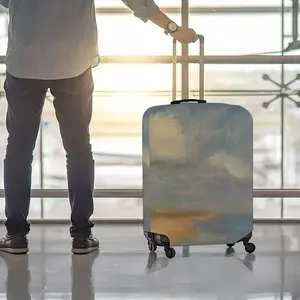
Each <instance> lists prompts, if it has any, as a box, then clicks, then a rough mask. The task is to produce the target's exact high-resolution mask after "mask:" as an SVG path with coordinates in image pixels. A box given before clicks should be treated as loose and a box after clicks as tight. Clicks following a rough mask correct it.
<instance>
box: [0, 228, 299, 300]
mask: <svg viewBox="0 0 300 300" xmlns="http://www.w3.org/2000/svg"><path fill="white" fill-rule="evenodd" d="M1 233H4V229H2V230H1ZM95 235H97V236H98V237H99V238H100V240H101V244H102V247H101V251H100V253H99V254H97V253H94V254H90V255H86V256H72V255H71V254H70V240H69V238H68V228H67V227H66V226H33V228H32V232H31V234H30V246H31V251H30V254H29V255H25V256H11V255H8V254H1V253H0V255H1V257H0V299H9V300H28V299H45V300H50V299H51V300H52V299H63V300H65V299H74V300H75V299H76V300H77V299H78V300H91V299H109V300H112V299H152V300H155V299H164V300H167V299H205V300H210V299H228V300H243V299H266V300H270V299H274V300H275V299H289V300H296V299H300V225H298V226H297V225H285V226H276V225H256V226H255V232H254V238H253V241H254V242H255V243H256V245H257V251H256V253H255V255H249V254H248V255H246V253H245V252H244V249H243V247H242V246H240V245H239V246H237V247H236V252H235V253H234V254H228V253H226V251H225V250H226V249H225V247H224V246H209V247H208V246H205V247H191V248H190V249H187V248H185V249H182V248H177V249H176V250H177V256H176V257H175V258H174V259H172V260H169V259H167V258H165V257H164V253H163V252H162V251H158V253H157V259H155V257H153V256H152V257H151V256H149V252H148V249H147V247H146V241H145V239H144V237H143V234H142V228H141V227H139V226H103V225H102V226H97V228H96V229H95Z"/></svg>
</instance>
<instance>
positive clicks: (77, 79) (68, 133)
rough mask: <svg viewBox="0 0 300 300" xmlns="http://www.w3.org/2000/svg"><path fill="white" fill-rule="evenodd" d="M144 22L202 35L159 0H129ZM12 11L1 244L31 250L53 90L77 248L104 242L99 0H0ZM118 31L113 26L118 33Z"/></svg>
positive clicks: (183, 38) (184, 36) (181, 35)
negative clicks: (99, 196) (93, 124)
mask: <svg viewBox="0 0 300 300" xmlns="http://www.w3.org/2000/svg"><path fill="white" fill-rule="evenodd" d="M122 1H123V2H124V3H125V4H126V5H127V6H128V7H129V8H131V9H132V10H133V11H134V12H135V15H136V16H138V17H140V18H141V19H142V20H143V21H147V20H148V19H151V21H152V22H154V23H155V24H157V25H158V26H160V27H163V28H165V30H166V31H168V32H169V33H170V34H172V35H173V36H174V37H175V38H176V39H178V40H179V41H180V42H185V43H190V42H192V41H193V40H195V38H196V37H197V35H196V33H195V32H194V31H193V30H192V29H189V28H183V27H179V26H177V25H176V24H175V23H174V22H172V21H170V19H169V18H168V17H167V16H166V15H165V14H164V13H162V12H161V11H160V9H159V8H158V6H157V5H156V4H155V3H154V1H153V0H122ZM0 5H3V6H5V7H7V8H8V10H9V15H10V22H9V32H8V49H7V57H6V79H5V84H4V89H5V92H6V99H7V102H8V109H7V120H6V124H7V131H8V143H7V148H6V156H5V160H4V189H5V214H6V218H7V220H6V223H5V225H6V229H7V235H6V236H5V237H4V238H3V239H2V240H1V241H0V250H2V251H6V252H9V253H18V254H20V253H27V252H28V240H27V234H28V233H29V231H30V223H29V222H28V220H27V218H28V213H29V207H30V193H31V171H32V170H31V164H32V160H33V156H32V154H33V150H34V147H35V143H36V139H37V135H38V131H39V126H40V121H41V114H42V110H43V106H44V102H45V97H46V93H47V91H48V89H50V91H51V93H52V95H53V97H54V101H53V105H54V108H55V112H56V116H57V120H58V122H59V127H60V132H61V136H62V141H63V146H64V148H65V151H66V154H67V173H68V190H69V201H70V206H71V223H72V226H71V227H70V235H71V237H72V238H73V243H72V252H73V253H75V254H83V253H89V252H91V251H94V250H97V249H98V248H99V241H98V240H97V239H96V238H94V237H93V236H92V230H91V229H92V227H93V226H94V224H93V222H91V220H90V218H91V216H92V214H93V211H94V202H93V189H94V160H93V155H92V150H91V145H90V135H89V124H90V121H91V117H92V108H93V103H92V96H93V89H94V84H93V78H92V72H91V68H92V67H93V66H95V65H97V63H98V61H99V59H98V57H99V56H98V51H97V48H98V47H97V38H98V37H97V24H96V15H95V7H94V1H93V0H0ZM115 34H116V33H112V36H114V35H115Z"/></svg>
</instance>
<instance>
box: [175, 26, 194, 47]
mask: <svg viewBox="0 0 300 300" xmlns="http://www.w3.org/2000/svg"><path fill="white" fill-rule="evenodd" d="M172 37H174V38H175V39H176V40H177V41H178V42H180V43H181V44H189V43H193V42H195V41H197V39H198V36H197V33H196V32H195V30H194V29H191V28H187V27H178V29H177V31H176V32H174V33H173V34H172Z"/></svg>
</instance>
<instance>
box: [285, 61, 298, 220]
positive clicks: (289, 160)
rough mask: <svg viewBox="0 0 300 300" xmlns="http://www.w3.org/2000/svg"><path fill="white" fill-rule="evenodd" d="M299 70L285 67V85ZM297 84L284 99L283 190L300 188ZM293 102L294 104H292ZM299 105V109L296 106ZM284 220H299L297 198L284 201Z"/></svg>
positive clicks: (291, 85) (293, 84) (294, 77)
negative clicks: (293, 70) (292, 71)
mask: <svg viewBox="0 0 300 300" xmlns="http://www.w3.org/2000/svg"><path fill="white" fill-rule="evenodd" d="M299 73H300V72H299V69H298V70H295V72H294V73H293V74H291V72H290V67H288V66H286V67H285V72H284V75H285V80H284V82H285V83H288V82H290V81H292V80H295V79H296V76H297V74H299ZM299 82H300V80H296V81H295V82H294V83H292V84H290V85H289V87H290V90H286V93H287V94H288V95H290V97H291V99H289V98H287V97H286V98H285V99H284V112H285V113H284V186H285V188H300V135H299V133H298V132H299V131H298V128H299V126H300V122H299V117H300V101H299V100H300V99H299V95H297V94H299ZM294 101H295V102H294ZM298 103H299V107H298V106H297V104H298ZM284 218H293V219H294V218H298V219H299V218H300V201H299V198H292V199H291V198H286V199H285V200H284Z"/></svg>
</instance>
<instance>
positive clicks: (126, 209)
mask: <svg viewBox="0 0 300 300" xmlns="http://www.w3.org/2000/svg"><path fill="white" fill-rule="evenodd" d="M36 200H38V199H36ZM32 204H33V205H32V207H36V206H37V205H38V204H39V202H38V201H37V202H32ZM253 208H254V211H253V213H254V218H255V219H273V218H280V199H275V198H268V199H261V198H259V199H254V201H253ZM1 211H2V210H1ZM44 211H45V214H44V217H45V219H69V218H70V205H69V201H68V199H62V198H59V199H57V198H56V199H52V198H51V199H44ZM142 217H143V201H142V199H139V198H133V199H122V198H120V199H113V198H101V199H95V211H94V215H93V218H94V219H104V220H105V219H106V220H110V219H142ZM293 217H294V218H299V212H298V216H297V211H296V212H295V213H293Z"/></svg>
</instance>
